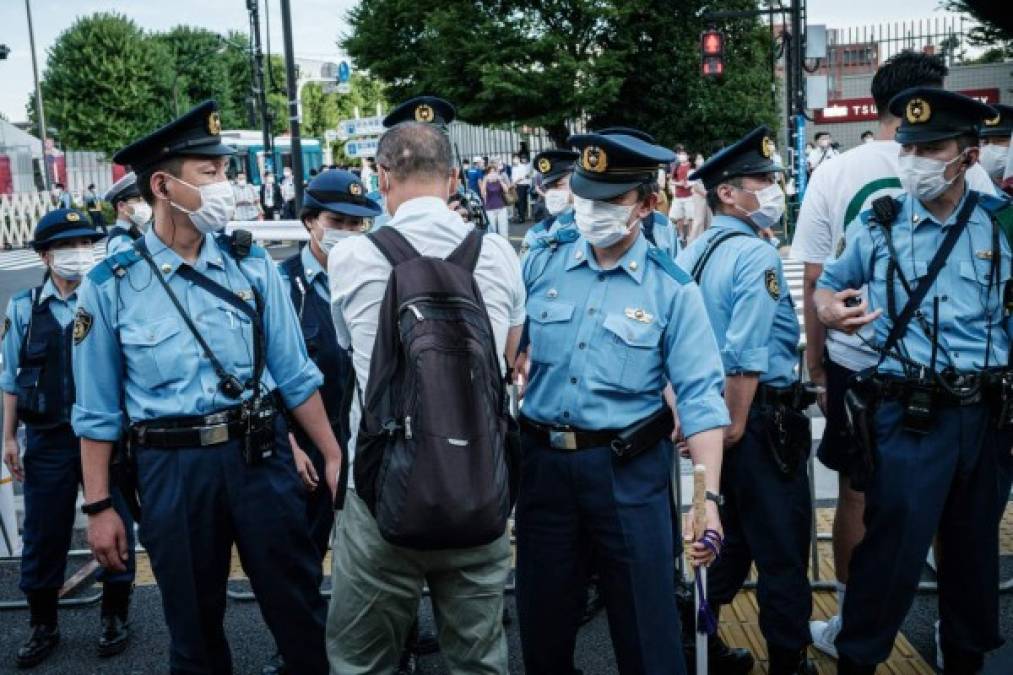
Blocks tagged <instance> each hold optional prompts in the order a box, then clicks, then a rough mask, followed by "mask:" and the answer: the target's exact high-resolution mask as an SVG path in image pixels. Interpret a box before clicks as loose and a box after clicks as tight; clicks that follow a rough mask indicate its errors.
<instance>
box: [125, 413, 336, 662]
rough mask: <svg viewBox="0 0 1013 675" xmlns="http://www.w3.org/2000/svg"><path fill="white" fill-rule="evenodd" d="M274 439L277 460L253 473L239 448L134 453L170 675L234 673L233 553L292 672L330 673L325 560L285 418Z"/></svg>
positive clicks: (227, 445) (234, 445)
mask: <svg viewBox="0 0 1013 675" xmlns="http://www.w3.org/2000/svg"><path fill="white" fill-rule="evenodd" d="M275 433H276V442H275V447H276V452H275V454H274V456H273V457H271V458H269V459H266V460H264V461H263V462H262V463H261V464H258V465H256V466H248V465H247V464H246V463H245V461H244V460H243V457H242V451H241V448H240V441H229V442H227V443H222V444H219V445H214V446H209V447H203V448H200V447H198V448H181V449H171V450H166V449H155V448H145V447H141V448H139V449H138V451H137V465H138V482H139V486H140V499H141V531H140V534H141V541H142V542H143V543H144V546H145V548H147V550H148V552H149V553H150V554H151V565H152V568H153V571H154V573H155V578H156V579H157V580H158V586H159V589H160V590H161V592H162V605H163V609H164V612H165V620H166V623H167V624H168V627H169V635H170V637H171V641H172V645H171V650H170V666H171V669H172V672H173V673H187V674H190V673H202V674H207V673H214V674H216V675H217V674H219V673H230V672H231V671H232V658H231V655H230V653H229V646H228V643H227V642H226V639H225V631H224V628H223V626H222V621H223V619H224V616H225V600H226V583H227V580H228V576H229V567H230V564H231V557H232V546H233V544H235V546H236V548H237V549H238V551H239V558H240V562H241V563H242V565H243V570H244V571H245V572H246V574H247V576H248V577H249V579H250V584H251V585H252V587H253V592H254V594H255V595H256V596H257V601H258V602H259V603H260V610H261V613H262V614H263V616H264V620H265V622H266V623H267V626H268V628H269V629H270V631H271V633H272V634H273V636H274V639H275V642H276V643H277V645H278V649H279V651H280V652H281V654H282V656H283V657H284V658H285V662H286V664H288V666H289V668H291V670H292V672H294V673H307V674H309V675H315V674H324V673H327V671H328V668H327V658H326V654H325V650H324V616H325V613H326V605H325V603H324V599H323V598H322V597H321V595H320V583H321V580H322V576H323V575H322V568H321V564H320V557H319V556H318V554H317V551H316V548H315V547H314V545H313V542H312V540H311V539H310V536H309V531H308V528H307V526H306V500H305V497H304V489H303V487H302V483H301V481H300V480H299V476H298V474H297V473H296V471H295V466H294V464H293V461H292V451H291V449H290V447H289V444H288V431H287V428H286V425H285V423H284V420H283V419H282V418H281V417H280V416H279V418H278V420H277V422H276V428H275ZM319 489H323V490H327V489H328V488H327V486H326V484H325V483H324V481H321V486H320V488H319Z"/></svg>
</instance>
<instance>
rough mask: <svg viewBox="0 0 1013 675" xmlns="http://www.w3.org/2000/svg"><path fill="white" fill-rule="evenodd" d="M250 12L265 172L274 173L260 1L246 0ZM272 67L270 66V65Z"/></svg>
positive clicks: (254, 89)
mask: <svg viewBox="0 0 1013 675" xmlns="http://www.w3.org/2000/svg"><path fill="white" fill-rule="evenodd" d="M246 9H247V10H248V11H249V12H250V32H251V33H252V34H253V78H252V86H253V95H254V96H255V97H256V98H257V105H258V106H259V107H260V126H261V128H262V130H263V132H264V170H265V171H271V172H273V171H274V148H273V144H272V142H271V111H270V110H268V107H267V89H266V87H265V86H264V51H263V49H262V48H261V46H260V0H246ZM268 67H270V64H269V65H268Z"/></svg>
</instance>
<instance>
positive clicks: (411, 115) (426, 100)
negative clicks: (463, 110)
mask: <svg viewBox="0 0 1013 675" xmlns="http://www.w3.org/2000/svg"><path fill="white" fill-rule="evenodd" d="M455 117H457V109H456V108H454V105H453V104H452V103H451V102H450V101H447V100H445V99H442V98H440V97H439V96H416V97H414V98H410V99H408V100H407V101H405V102H404V103H402V104H401V105H399V106H397V107H396V108H394V109H393V110H391V111H390V113H388V114H387V116H386V117H384V118H383V128H384V129H390V128H391V127H392V126H394V125H396V124H400V123H401V122H422V123H424V124H433V125H436V127H438V128H439V129H442V130H443V133H445V134H449V133H450V132H449V127H450V123H451V122H453V121H454V118H455ZM374 170H375V169H374ZM367 196H368V197H369V199H370V200H372V201H373V202H375V203H377V204H379V205H380V211H381V213H380V215H378V216H377V217H376V218H374V219H373V229H374V230H375V229H378V228H381V227H383V226H384V225H386V224H387V222H388V221H389V220H390V219H391V214H389V213H387V203H386V201H385V200H384V198H383V195H382V194H381V193H380V190H379V189H377V190H374V191H372V192H370V193H369V194H368V195H367Z"/></svg>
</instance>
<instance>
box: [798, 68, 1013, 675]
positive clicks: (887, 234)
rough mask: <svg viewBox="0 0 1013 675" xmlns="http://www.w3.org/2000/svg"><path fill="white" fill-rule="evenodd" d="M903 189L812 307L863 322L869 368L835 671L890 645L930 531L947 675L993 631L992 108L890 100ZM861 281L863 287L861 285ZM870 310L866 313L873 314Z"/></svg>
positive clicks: (1000, 272)
mask: <svg viewBox="0 0 1013 675" xmlns="http://www.w3.org/2000/svg"><path fill="white" fill-rule="evenodd" d="M889 109H890V112H891V113H892V114H893V115H896V116H898V117H900V118H901V123H900V127H899V128H898V130H897V133H896V138H897V141H898V142H899V143H900V144H901V151H900V152H901V154H900V174H899V177H900V180H901V184H902V185H903V187H904V189H905V193H904V194H902V195H900V196H899V197H897V198H896V199H890V198H885V199H882V200H876V201H875V202H874V203H873V208H872V209H871V210H869V211H866V212H864V213H862V214H861V215H860V217H859V219H858V221H856V222H855V223H853V224H852V225H851V226H850V227H848V229H847V238H846V244H845V248H844V251H843V252H842V253H841V255H840V256H839V257H838V258H837V260H835V261H832V262H830V263H828V264H827V265H826V267H825V268H824V270H823V275H822V276H821V277H820V280H819V282H818V285H817V290H816V294H815V296H814V301H815V305H816V308H817V310H818V313H819V317H820V320H821V321H822V322H823V323H825V324H826V325H827V326H830V327H833V328H837V329H839V330H845V331H848V332H854V331H855V330H857V328H858V327H859V326H862V325H866V324H869V323H871V324H872V325H873V327H874V329H875V338H874V345H875V347H876V348H877V350H878V351H879V352H880V356H881V359H880V362H879V365H878V366H876V367H875V368H874V369H872V370H871V372H870V371H865V372H864V373H863V374H861V375H859V376H858V378H857V379H854V378H853V379H852V384H851V393H850V394H849V399H848V405H849V407H850V412H851V417H852V419H853V420H855V427H856V428H855V431H856V438H858V439H861V440H862V441H863V445H864V446H865V450H866V452H867V453H868V455H869V459H868V461H869V463H870V464H871V465H872V466H873V467H874V468H873V472H872V475H871V478H870V479H869V484H868V487H867V489H866V493H865V500H866V507H865V524H866V528H867V529H866V534H865V538H864V539H863V540H862V542H861V543H860V544H859V545H858V547H857V548H856V549H855V552H854V556H853V558H852V561H851V567H850V575H851V577H850V582H849V584H848V593H847V595H846V596H845V599H844V609H843V614H842V616H843V627H842V630H841V633H840V634H839V635H838V637H837V640H836V645H837V651H838V654H839V662H838V665H839V672H840V673H842V674H844V675H848V674H850V673H872V672H874V671H875V669H876V665H877V664H878V663H880V662H881V661H884V660H885V659H886V658H887V657H888V655H889V653H890V650H891V648H892V646H893V642H894V638H895V636H896V635H897V630H898V629H899V628H900V625H901V622H902V621H903V620H904V617H905V615H906V614H907V612H908V609H909V608H910V606H911V603H912V601H913V599H914V595H915V592H916V590H917V586H918V581H919V574H920V572H919V571H920V570H921V568H922V563H923V561H924V560H925V555H926V553H927V552H928V550H929V546H930V544H931V542H932V538H933V535H934V534H935V533H937V532H938V537H939V544H940V546H941V550H942V555H941V556H940V558H939V564H938V579H939V611H940V619H941V625H940V642H941V646H942V652H943V656H944V662H945V669H944V672H945V673H976V672H980V670H981V668H982V663H983V657H984V654H985V652H987V651H989V650H992V649H995V648H997V647H998V646H999V645H1001V644H1002V639H1001V637H1000V635H999V631H998V594H997V592H996V588H997V586H998V583H999V568H998V560H999V541H998V527H999V521H1000V519H1001V517H1002V512H1003V509H1004V508H1005V505H1006V502H1007V499H1008V497H1009V491H1010V479H1011V458H1010V447H1011V445H1013V434H1011V432H1010V428H1011V423H1013V415H1011V410H1013V387H1011V385H1010V382H1011V374H1010V370H1009V368H1010V361H1009V354H1010V335H1009V331H1010V327H1009V315H1010V298H1011V297H1013V292H1011V287H1010V282H1011V280H1010V246H1009V242H1008V240H1007V236H1006V230H1005V229H1004V228H1007V227H1008V226H1009V225H1010V224H1011V223H1013V207H1011V206H1010V204H1009V202H1008V201H1007V200H1005V199H1000V198H996V197H989V196H985V195H982V194H980V193H978V192H975V191H973V190H969V189H968V188H967V184H966V180H965V175H966V173H967V171H968V169H969V168H970V167H971V166H973V165H974V163H975V162H976V161H977V160H978V156H979V150H978V137H977V127H978V125H981V124H982V123H983V122H984V120H987V119H992V118H994V117H995V115H996V111H995V110H994V109H992V108H990V107H989V106H986V105H984V104H982V103H979V102H978V101H976V100H974V99H971V98H968V97H966V96H963V95H961V94H956V93H952V92H948V91H943V90H940V89H930V88H923V87H917V88H913V89H908V90H905V91H903V92H901V93H900V94H898V95H897V96H895V97H894V98H893V99H892V100H891V101H890V105H889ZM864 284H868V287H869V291H868V297H859V292H858V291H857V290H854V289H857V288H859V287H860V286H862V285H864ZM870 308H875V309H874V310H873V311H870Z"/></svg>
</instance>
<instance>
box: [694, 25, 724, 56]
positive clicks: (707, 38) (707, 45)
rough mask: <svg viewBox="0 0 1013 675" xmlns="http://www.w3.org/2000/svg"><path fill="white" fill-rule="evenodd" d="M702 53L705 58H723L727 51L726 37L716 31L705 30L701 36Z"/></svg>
mask: <svg viewBox="0 0 1013 675" xmlns="http://www.w3.org/2000/svg"><path fill="white" fill-rule="evenodd" d="M700 51H702V52H703V55H704V57H707V56H721V55H722V54H723V53H724V51H725V36H724V35H722V34H721V33H720V32H719V31H716V30H713V29H711V30H705V31H704V32H703V33H701V34H700Z"/></svg>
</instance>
